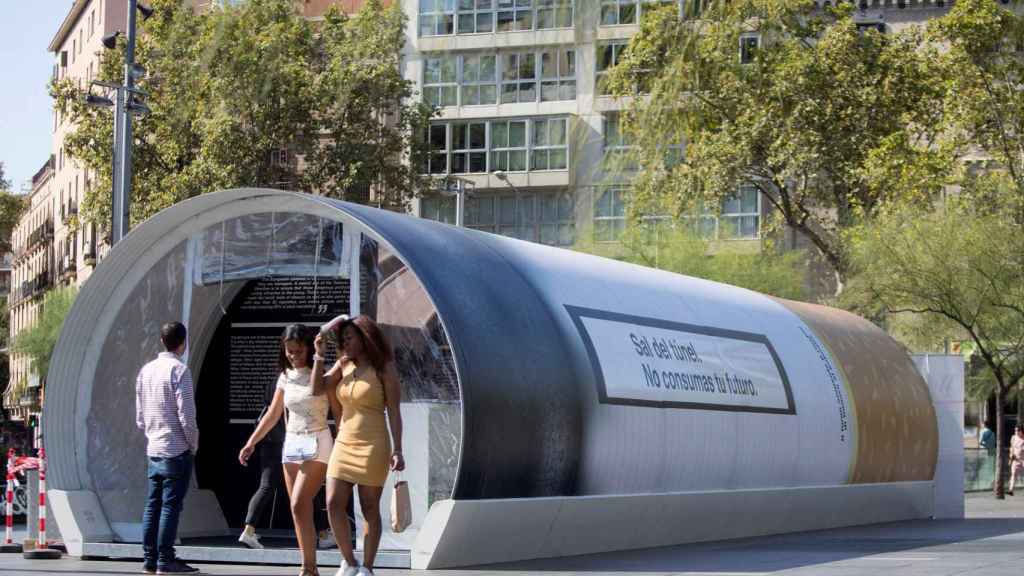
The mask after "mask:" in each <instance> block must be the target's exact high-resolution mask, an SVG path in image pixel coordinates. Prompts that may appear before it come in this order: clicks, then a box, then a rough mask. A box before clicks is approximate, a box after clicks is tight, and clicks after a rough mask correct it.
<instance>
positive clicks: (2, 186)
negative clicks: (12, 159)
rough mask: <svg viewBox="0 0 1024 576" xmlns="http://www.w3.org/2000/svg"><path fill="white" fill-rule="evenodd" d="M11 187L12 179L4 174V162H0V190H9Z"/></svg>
mask: <svg viewBox="0 0 1024 576" xmlns="http://www.w3.org/2000/svg"><path fill="white" fill-rule="evenodd" d="M10 189H11V181H10V180H8V179H7V178H5V176H4V163H3V162H0V191H8V190H10Z"/></svg>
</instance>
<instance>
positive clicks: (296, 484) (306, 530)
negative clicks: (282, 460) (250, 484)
mask: <svg viewBox="0 0 1024 576" xmlns="http://www.w3.org/2000/svg"><path fill="white" fill-rule="evenodd" d="M285 469H286V472H285V475H286V476H288V475H289V474H292V473H293V472H292V471H293V470H294V474H295V476H294V480H293V481H292V482H291V490H290V491H289V493H288V495H289V500H290V501H291V509H292V520H293V521H294V523H295V536H296V537H298V539H299V549H300V550H301V551H302V567H303V568H305V569H308V570H312V571H316V526H314V523H313V497H314V496H316V493H317V491H319V490H320V486H321V485H323V482H324V476H325V475H326V474H327V465H326V464H324V463H323V462H316V461H314V460H309V461H306V462H303V463H302V465H301V466H300V465H298V464H285Z"/></svg>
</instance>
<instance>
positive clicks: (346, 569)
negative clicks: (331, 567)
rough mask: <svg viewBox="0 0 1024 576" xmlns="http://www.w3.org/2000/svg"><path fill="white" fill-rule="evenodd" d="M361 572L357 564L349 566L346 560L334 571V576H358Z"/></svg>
mask: <svg viewBox="0 0 1024 576" xmlns="http://www.w3.org/2000/svg"><path fill="white" fill-rule="evenodd" d="M357 574H359V569H358V568H356V567H355V566H349V565H348V562H345V560H342V561H341V567H340V568H338V571H337V572H335V573H334V576H356V575H357Z"/></svg>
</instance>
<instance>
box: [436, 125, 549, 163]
mask: <svg viewBox="0 0 1024 576" xmlns="http://www.w3.org/2000/svg"><path fill="white" fill-rule="evenodd" d="M568 130H569V119H568V118H565V117H557V118H529V119H521V118H517V119H502V120H465V121H456V122H437V123H434V124H431V126H430V129H429V133H428V138H429V141H430V147H431V152H430V154H429V155H428V162H427V166H426V170H425V172H426V173H429V174H446V173H450V174H470V173H476V174H481V173H486V172H494V171H496V170H502V171H504V172H526V171H528V170H535V171H539V170H567V169H568V167H569V132H568Z"/></svg>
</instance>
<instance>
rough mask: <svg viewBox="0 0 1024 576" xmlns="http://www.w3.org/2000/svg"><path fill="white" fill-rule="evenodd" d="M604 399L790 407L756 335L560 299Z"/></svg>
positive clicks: (702, 406)
mask: <svg viewBox="0 0 1024 576" xmlns="http://www.w3.org/2000/svg"><path fill="white" fill-rule="evenodd" d="M566 310H567V311H568V312H569V315H570V316H571V317H572V320H573V323H574V324H575V325H576V328H577V330H579V333H580V337H581V338H582V339H583V342H584V344H585V346H586V348H587V353H588V355H589V356H590V363H591V365H592V366H593V369H594V374H595V376H596V378H597V388H598V390H597V392H598V397H599V398H600V401H601V402H602V403H605V404H629V405H636V406H656V407H661V408H664V407H672V408H691V409H699V410H723V411H738V412H766V413H773V414H796V406H795V405H794V404H793V392H792V390H791V389H790V386H789V379H788V378H787V377H786V371H785V369H784V368H783V366H782V363H781V362H780V361H779V357H778V355H777V354H776V353H775V348H774V347H773V346H772V344H771V342H770V341H769V340H768V338H767V337H765V336H764V335H763V334H754V333H750V332H740V331H736V330H724V329H721V328H713V327H710V326H698V325H694V324H684V323H679V322H669V321H665V320H658V319H655V318H644V317H641V316H630V315H626V314H618V313H615V312H608V311H604V310H592V309H588V308H579V307H576V306H566Z"/></svg>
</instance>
